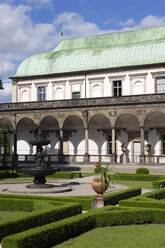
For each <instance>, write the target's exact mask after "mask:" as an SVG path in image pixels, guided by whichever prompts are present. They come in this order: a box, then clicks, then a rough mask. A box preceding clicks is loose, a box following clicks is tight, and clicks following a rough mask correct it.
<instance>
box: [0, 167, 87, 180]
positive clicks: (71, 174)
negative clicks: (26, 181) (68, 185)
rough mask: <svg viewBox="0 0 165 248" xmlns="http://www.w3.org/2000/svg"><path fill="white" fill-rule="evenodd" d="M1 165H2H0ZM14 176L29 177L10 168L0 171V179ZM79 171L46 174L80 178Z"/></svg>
mask: <svg viewBox="0 0 165 248" xmlns="http://www.w3.org/2000/svg"><path fill="white" fill-rule="evenodd" d="M1 167H2V166H1ZM16 177H30V176H29V175H27V174H25V173H23V171H21V170H20V171H18V172H16V173H12V172H11V171H10V170H5V171H4V170H2V169H1V171H0V179H6V178H16ZM81 177H82V174H81V172H56V173H55V174H54V175H51V176H47V178H65V179H73V178H81Z"/></svg>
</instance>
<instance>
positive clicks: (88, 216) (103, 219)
mask: <svg viewBox="0 0 165 248" xmlns="http://www.w3.org/2000/svg"><path fill="white" fill-rule="evenodd" d="M129 175H130V177H129ZM129 175H128V174H122V173H120V174H119V173H118V180H121V178H122V180H123V184H124V180H128V179H129V180H131V179H132V180H140V178H141V181H142V180H144V181H152V182H154V180H164V179H163V178H165V177H164V176H163V175H148V174H147V175H144V174H140V175H137V174H129ZM149 178H150V180H149ZM140 194H141V188H130V189H126V190H122V191H119V192H114V193H111V194H107V195H106V197H107V198H108V200H109V204H110V205H108V206H106V207H104V208H101V209H97V210H91V201H92V199H93V198H94V196H79V197H67V196H66V197H44V196H27V195H9V194H1V195H0V211H3V212H4V213H6V212H8V213H10V214H11V213H13V216H12V214H11V215H9V217H6V218H4V219H3V220H2V221H1V224H0V233H1V235H0V238H1V242H2V248H8V247H13V248H28V247H29V248H30V247H35V248H37V247H41V248H42V247H45V248H48V247H52V246H54V245H57V244H59V243H61V242H63V241H65V240H68V239H70V238H73V237H76V236H78V235H80V234H82V233H85V232H87V231H89V230H92V229H94V228H97V227H105V226H114V225H117V226H118V225H130V224H131V225H132V224H146V223H165V210H164V209H165V208H164V207H165V201H164V200H163V199H164V198H165V189H158V190H156V191H153V192H150V193H147V194H143V195H140ZM118 203H119V206H112V205H116V204H118ZM82 209H83V210H88V212H87V213H85V214H81V211H82ZM15 211H19V213H21V215H17V214H16V213H17V212H15Z"/></svg>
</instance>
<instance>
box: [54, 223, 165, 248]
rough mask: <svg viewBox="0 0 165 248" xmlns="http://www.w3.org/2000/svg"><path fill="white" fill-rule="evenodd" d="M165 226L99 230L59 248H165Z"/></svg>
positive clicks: (151, 225)
mask: <svg viewBox="0 0 165 248" xmlns="http://www.w3.org/2000/svg"><path fill="white" fill-rule="evenodd" d="M164 232H165V225H163V224H150V225H130V226H114V227H104V228H97V229H94V230H92V231H90V232H87V233H85V234H82V235H80V236H78V237H77V238H74V239H70V240H68V241H66V242H64V243H62V244H60V245H57V246H55V247H58V248H67V247H72V248H77V247H78V248H84V247H85V248H92V247H95V248H103V247H104V248H164V247H165V236H164Z"/></svg>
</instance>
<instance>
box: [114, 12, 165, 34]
mask: <svg viewBox="0 0 165 248" xmlns="http://www.w3.org/2000/svg"><path fill="white" fill-rule="evenodd" d="M118 25H120V26H123V28H122V29H121V30H120V31H126V30H134V29H142V28H151V27H158V26H163V25H165V16H161V17H159V16H153V15H148V16H146V17H144V18H143V19H142V20H140V22H139V23H136V22H135V20H133V19H128V20H127V21H125V22H119V23H118Z"/></svg>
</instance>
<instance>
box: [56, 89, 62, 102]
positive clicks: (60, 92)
mask: <svg viewBox="0 0 165 248" xmlns="http://www.w3.org/2000/svg"><path fill="white" fill-rule="evenodd" d="M60 99H63V92H62V88H61V87H58V88H56V89H55V100H60Z"/></svg>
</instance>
